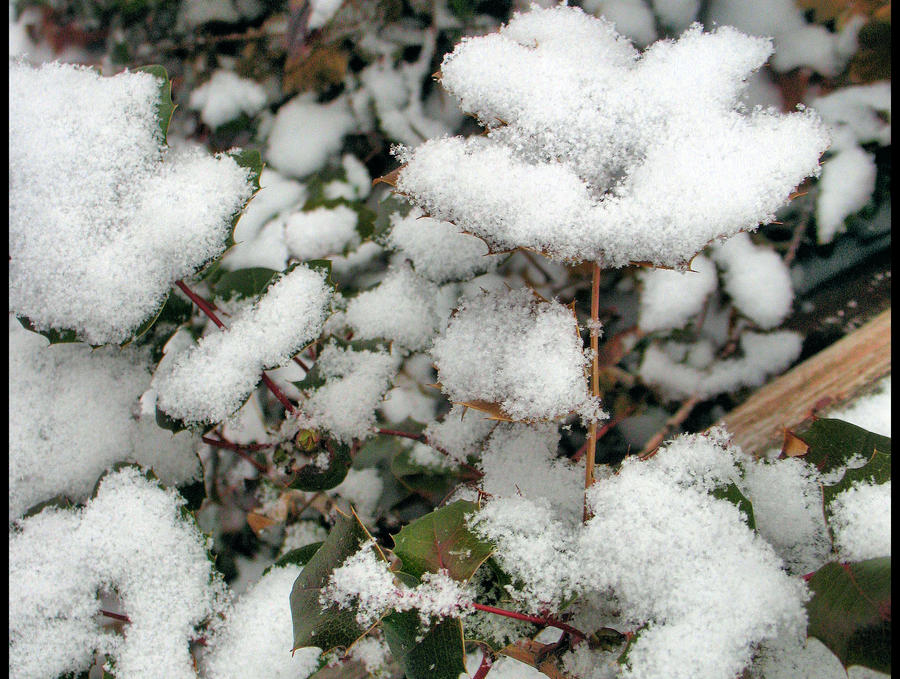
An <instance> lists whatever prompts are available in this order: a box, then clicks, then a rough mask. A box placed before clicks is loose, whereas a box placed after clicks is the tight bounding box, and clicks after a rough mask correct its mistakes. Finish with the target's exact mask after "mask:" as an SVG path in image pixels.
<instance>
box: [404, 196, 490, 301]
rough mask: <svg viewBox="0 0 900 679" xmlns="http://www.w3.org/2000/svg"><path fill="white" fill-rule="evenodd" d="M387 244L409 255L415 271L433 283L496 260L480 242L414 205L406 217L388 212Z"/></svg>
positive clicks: (485, 267) (466, 275) (475, 271)
mask: <svg viewBox="0 0 900 679" xmlns="http://www.w3.org/2000/svg"><path fill="white" fill-rule="evenodd" d="M388 245H390V246H391V247H392V248H394V249H396V250H399V251H400V252H401V253H403V255H404V256H405V257H407V258H409V260H410V261H411V262H412V264H413V266H414V267H415V269H416V273H419V274H421V275H423V276H425V277H426V278H428V279H429V280H432V281H434V282H435V283H445V282H447V281H452V280H460V279H469V278H472V277H473V276H476V275H478V274H482V273H484V272H485V271H487V270H489V269H491V268H493V267H494V266H496V263H497V261H496V260H497V257H494V256H490V255H488V248H487V245H485V244H484V242H483V241H481V240H480V239H478V238H475V237H474V236H470V235H467V234H464V233H462V232H461V231H460V229H459V228H458V227H456V226H454V225H453V224H450V223H449V222H441V221H438V220H437V219H431V218H430V217H425V216H423V214H422V211H421V210H418V209H415V208H414V209H413V210H412V211H411V212H410V213H409V214H408V215H407V216H406V217H403V216H402V215H400V214H399V213H394V214H392V215H391V232H390V235H389V237H388Z"/></svg>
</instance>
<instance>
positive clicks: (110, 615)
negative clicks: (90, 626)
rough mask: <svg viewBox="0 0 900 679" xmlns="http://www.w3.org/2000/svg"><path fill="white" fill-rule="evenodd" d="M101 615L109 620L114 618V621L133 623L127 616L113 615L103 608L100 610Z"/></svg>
mask: <svg viewBox="0 0 900 679" xmlns="http://www.w3.org/2000/svg"><path fill="white" fill-rule="evenodd" d="M100 615H102V616H104V617H107V618H112V619H113V620H119V621H121V622H131V618H129V617H128V616H127V615H123V614H122V613H113V612H112V611H106V610H103V609H102V608H101V609H100Z"/></svg>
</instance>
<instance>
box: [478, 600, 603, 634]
mask: <svg viewBox="0 0 900 679" xmlns="http://www.w3.org/2000/svg"><path fill="white" fill-rule="evenodd" d="M472 607H473V608H475V610H477V611H483V612H485V613H492V614H493V615H500V616H503V617H504V618H512V619H513V620H523V621H525V622H531V623H534V624H535V625H543V626H544V627H555V628H556V629H561V630H562V631H563V632H568V633H569V634H571V635H572V636H573V637H575V638H576V639H584V638H586V637H585V634H584V632H582V631H581V630H578V629H575V628H574V627H572V626H571V625H567V624H566V623H564V622H560V621H559V620H556V619H555V618H551V617H545V618H542V617H540V616H537V615H528V614H527V613H519V612H517V611H508V610H506V609H505V608H497V607H496V606H488V605H486V604H479V603H473V604H472Z"/></svg>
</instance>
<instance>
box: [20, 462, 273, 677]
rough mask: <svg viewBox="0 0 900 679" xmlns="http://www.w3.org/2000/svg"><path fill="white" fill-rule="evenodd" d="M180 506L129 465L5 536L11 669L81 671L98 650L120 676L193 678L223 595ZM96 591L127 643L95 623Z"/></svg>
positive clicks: (42, 673) (202, 541) (23, 672)
mask: <svg viewBox="0 0 900 679" xmlns="http://www.w3.org/2000/svg"><path fill="white" fill-rule="evenodd" d="M183 504H184V500H183V498H181V496H179V495H178V494H177V493H175V492H174V491H170V490H163V489H161V488H160V487H159V486H158V485H157V484H156V483H154V482H152V481H148V480H147V479H146V478H145V477H144V476H143V474H142V473H141V472H140V471H138V470H136V469H134V468H125V469H122V470H119V471H117V472H114V473H111V474H109V475H108V476H106V477H104V480H103V482H102V483H101V484H100V486H99V488H98V490H97V494H96V496H95V497H94V498H93V499H92V500H91V501H90V502H88V504H87V506H86V507H85V508H84V509H79V510H75V511H63V510H58V509H46V510H44V511H43V512H41V513H40V514H38V515H37V516H34V517H31V518H28V519H25V520H23V521H22V522H21V523H19V524H18V525H17V526H16V528H15V530H13V531H11V532H10V537H9V561H10V566H9V578H10V589H9V596H10V602H9V626H10V635H9V638H10V643H9V666H10V672H11V673H12V674H13V675H14V676H16V677H22V678H23V679H25V678H27V677H36V678H37V677H47V676H58V675H61V674H64V673H67V672H73V673H76V674H77V673H79V672H80V671H82V670H86V669H87V668H88V667H89V666H90V664H91V661H92V657H93V652H94V650H97V651H98V652H100V653H107V654H109V655H110V656H111V658H112V660H113V661H114V663H115V671H116V674H117V675H119V676H123V677H158V676H166V677H185V678H188V677H195V676H196V672H195V670H194V666H193V662H192V658H191V654H190V652H189V649H188V641H189V639H191V638H194V637H195V636H196V634H197V633H196V632H195V626H196V625H198V624H200V623H201V622H203V621H204V620H206V619H208V618H209V617H210V616H211V615H212V614H213V613H214V612H215V611H216V610H217V609H218V608H219V607H220V605H219V604H218V603H217V599H218V597H219V596H220V595H221V592H222V591H223V590H222V587H221V586H220V585H219V584H217V580H216V578H215V576H214V569H213V565H212V563H211V561H210V560H209V558H208V555H207V549H208V548H209V547H210V545H209V544H208V541H207V539H206V538H204V537H203V536H202V535H201V534H200V532H199V530H198V529H197V528H196V526H195V525H194V524H193V523H192V522H186V521H185V520H184V519H183V518H182V513H181V512H182V507H183ZM101 592H114V593H115V594H116V595H117V597H118V600H119V601H120V602H121V606H122V609H123V611H122V612H123V613H124V614H125V615H127V616H128V618H129V619H130V622H128V623H127V625H126V628H125V636H124V637H122V636H118V635H113V634H109V633H108V632H104V631H103V630H102V628H101V627H100V625H99V620H98V615H99V612H100V608H101V604H100V601H99V599H98V594H99V593H101ZM286 601H287V599H285V602H286ZM285 608H287V606H286V603H285Z"/></svg>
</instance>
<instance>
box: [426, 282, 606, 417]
mask: <svg viewBox="0 0 900 679" xmlns="http://www.w3.org/2000/svg"><path fill="white" fill-rule="evenodd" d="M432 356H433V357H434V360H435V365H436V366H437V370H438V378H439V381H440V383H441V388H442V390H443V391H444V393H445V394H447V396H448V397H449V398H450V400H452V401H456V402H471V401H485V402H488V403H496V404H498V405H499V406H500V407H501V408H502V410H503V412H504V413H505V414H506V415H507V416H509V417H510V418H511V419H515V420H541V419H553V418H557V417H561V416H563V415H566V414H568V413H570V412H572V411H579V412H580V411H585V412H588V411H594V412H591V413H590V414H591V415H594V416H596V412H595V411H596V409H599V403H597V402H596V401H595V399H592V398H591V396H590V394H589V393H588V391H587V381H586V379H585V367H586V365H587V359H586V357H585V355H584V353H583V351H582V344H581V338H580V336H579V335H578V333H577V331H576V327H575V318H574V316H573V314H572V311H571V310H570V309H568V308H566V307H564V306H563V305H562V304H559V303H558V302H540V301H539V300H538V299H537V298H536V297H535V295H534V293H533V292H531V290H529V289H527V288H521V289H519V290H516V291H509V292H506V293H500V294H485V295H481V296H480V297H476V298H473V299H469V300H467V301H465V302H464V303H463V305H462V306H461V307H460V309H459V312H458V313H457V315H456V316H454V317H453V318H452V319H451V321H450V324H449V325H448V326H447V329H446V330H445V331H444V333H443V334H442V335H441V336H440V337H439V338H438V339H437V340H435V342H434V348H433V349H432Z"/></svg>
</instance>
